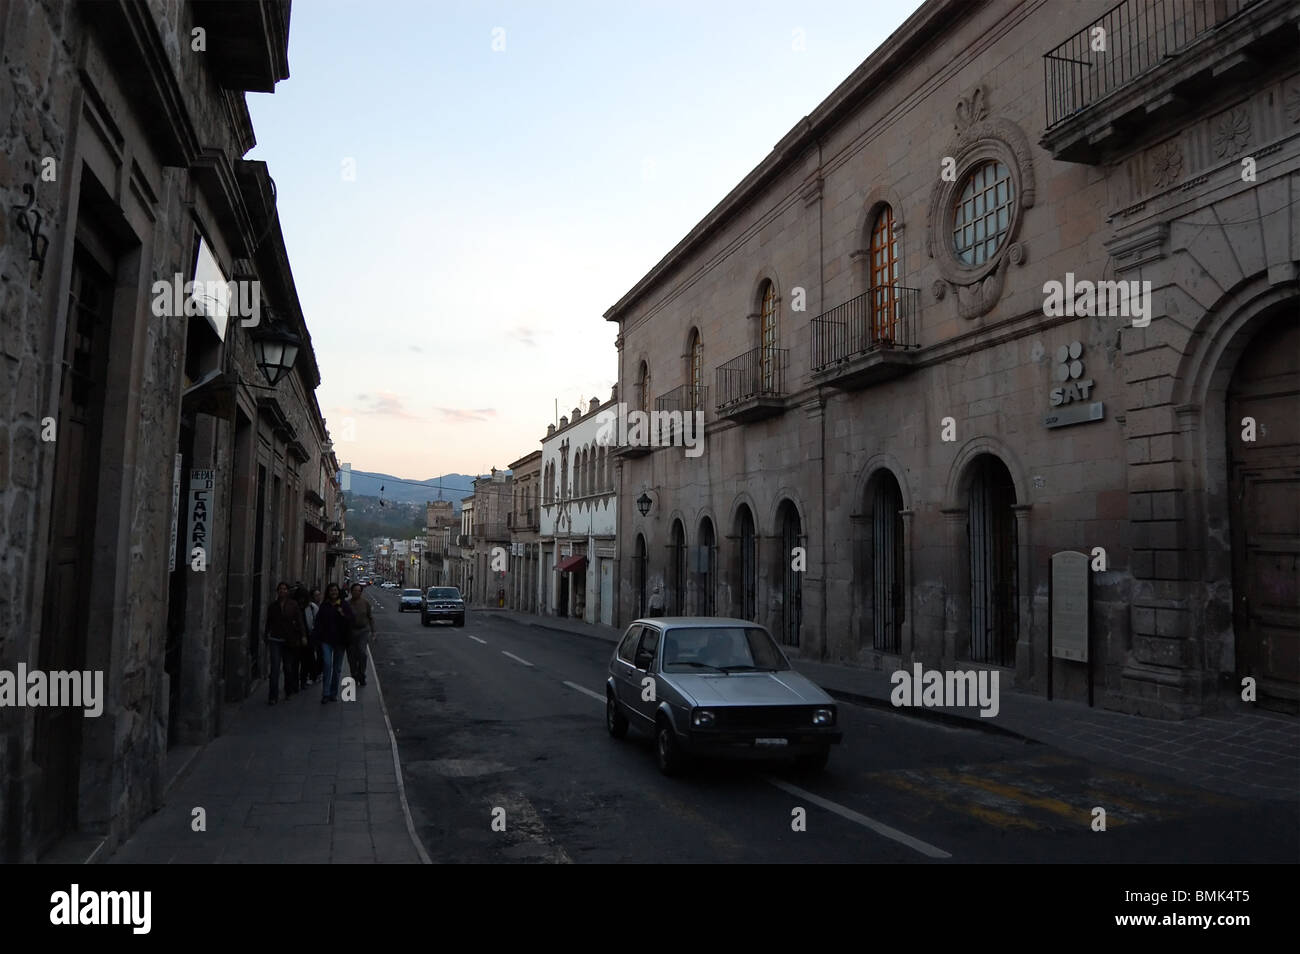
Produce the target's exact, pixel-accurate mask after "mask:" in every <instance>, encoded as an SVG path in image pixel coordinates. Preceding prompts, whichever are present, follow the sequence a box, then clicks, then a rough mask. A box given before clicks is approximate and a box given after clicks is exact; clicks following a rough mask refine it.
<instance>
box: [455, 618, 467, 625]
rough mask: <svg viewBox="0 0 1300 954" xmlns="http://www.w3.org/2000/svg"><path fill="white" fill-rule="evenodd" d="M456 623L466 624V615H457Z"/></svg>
mask: <svg viewBox="0 0 1300 954" xmlns="http://www.w3.org/2000/svg"><path fill="white" fill-rule="evenodd" d="M456 625H457V626H464V625H465V617H464V616H457V617H456Z"/></svg>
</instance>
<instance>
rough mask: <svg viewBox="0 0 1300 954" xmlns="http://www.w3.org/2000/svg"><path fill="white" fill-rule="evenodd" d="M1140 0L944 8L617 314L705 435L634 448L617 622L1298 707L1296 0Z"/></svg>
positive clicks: (648, 393) (1053, 690) (1115, 702)
mask: <svg viewBox="0 0 1300 954" xmlns="http://www.w3.org/2000/svg"><path fill="white" fill-rule="evenodd" d="M1154 6H1156V4H1154V3H1153V2H1152V0H1125V2H1123V3H1120V4H1118V5H1116V4H1114V3H1113V2H1109V3H1107V2H1103V3H1091V2H1088V3H1083V2H1081V3H1070V4H1051V3H1049V4H1041V3H1035V2H1021V0H988V2H969V0H927V2H925V3H924V4H922V5H921V6H920V8H919V9H918V10H917V11H916V12H915V13H914V14H913V15H912V16H911V17H910V18H909V19H908V20H907V21H906V22H905V23H904V24H903V25H902V26H901V27H900V28H899V29H898V30H897V31H896V32H895V33H894V34H893V35H892V36H891V37H890V38H889V39H888V40H887V41H886V42H885V43H884V44H883V45H882V46H881V47H880V48H879V49H878V50H876V51H875V52H874V53H873V54H872V55H871V56H870V57H869V58H868V59H867V60H866V61H865V62H864V63H863V64H862V65H861V66H860V67H859V68H858V69H857V70H856V71H855V72H854V73H853V74H852V75H851V76H849V77H848V78H847V79H846V80H845V81H844V82H843V83H842V84H841V85H840V86H839V87H838V88H837V89H835V90H834V91H833V92H832V93H831V94H830V96H829V97H828V98H827V99H826V100H825V101H824V102H823V103H821V104H820V105H819V106H818V107H817V108H816V109H814V110H813V111H812V112H811V113H810V114H809V115H808V116H807V117H806V118H805V119H804V120H803V121H801V122H800V123H799V124H798V125H797V126H796V127H795V128H794V129H792V130H791V131H790V132H789V133H788V134H787V135H786V136H785V137H784V138H783V139H782V140H781V142H780V143H779V144H778V145H777V146H776V148H775V149H774V151H773V152H772V153H771V154H770V155H769V156H768V157H767V158H765V159H764V160H763V161H762V162H761V163H760V164H759V165H758V167H757V168H755V169H754V170H753V172H751V173H750V174H749V175H748V176H747V177H746V178H745V179H744V180H743V181H742V182H741V183H740V184H738V185H737V186H736V187H735V188H734V189H733V190H732V191H731V192H730V193H729V194H728V195H727V196H726V197H725V198H724V199H723V200H722V201H721V202H720V203H719V204H718V206H717V207H716V208H715V209H714V210H713V211H711V212H710V213H709V214H708V216H706V217H705V219H704V220H703V221H701V222H700V223H699V225H697V226H696V227H695V229H693V230H692V231H691V233H690V234H689V235H687V236H686V237H685V238H684V239H683V240H682V241H681V242H680V243H679V244H678V245H677V246H676V247H675V248H674V249H672V250H671V251H670V252H669V253H668V254H667V255H666V256H665V257H664V259H663V260H662V261H661V262H660V263H659V264H658V265H657V266H655V268H654V269H653V270H652V271H651V272H650V273H649V274H647V275H646V276H645V277H644V278H643V279H642V280H641V281H640V282H638V283H637V284H636V286H635V287H633V288H632V289H631V290H630V291H629V292H628V293H627V294H626V295H625V296H624V297H623V298H622V300H620V301H619V302H618V303H617V304H616V305H615V306H614V307H613V308H611V309H610V310H609V311H608V312H607V313H606V315H605V317H606V319H607V320H609V321H616V322H618V323H619V327H620V335H619V338H618V348H619V382H620V390H621V391H622V393H624V394H627V395H628V397H629V402H630V403H631V404H633V405H634V406H637V407H643V408H647V409H659V410H669V411H671V410H673V409H677V410H682V409H686V410H692V409H696V408H698V409H699V410H702V411H703V412H704V414H705V423H706V433H705V450H704V452H703V453H702V454H701V455H700V456H698V457H690V456H687V455H685V454H683V453H682V452H681V450H680V448H672V447H668V448H665V447H658V448H654V447H644V446H637V447H624V448H622V452H621V453H620V454H619V455H618V458H617V470H618V486H619V488H620V504H619V507H620V513H619V520H620V526H621V528H622V532H621V533H620V544H619V562H620V573H619V578H620V580H621V589H620V595H619V605H620V617H621V619H622V620H624V621H626V620H627V619H630V618H632V617H633V616H634V615H635V614H636V613H638V612H640V611H641V610H642V609H643V608H644V607H645V605H646V604H647V601H648V599H649V593H650V592H652V591H653V590H654V588H655V587H656V586H659V587H661V588H662V590H663V592H664V594H665V598H664V603H665V605H666V609H667V610H668V611H669V612H673V611H681V612H688V613H714V612H716V613H720V614H727V615H733V616H741V617H745V618H750V619H755V620H758V621H759V622H762V623H764V624H766V625H768V626H769V627H770V628H771V630H772V631H773V633H774V634H776V635H778V636H779V638H780V640H781V641H782V642H783V643H784V644H785V645H786V647H787V648H788V649H789V650H790V651H791V652H793V653H796V654H799V655H804V656H808V657H812V658H819V659H826V660H834V661H838V662H843V663H848V664H855V665H861V666H865V667H873V668H881V669H890V670H892V669H896V668H910V667H911V665H912V664H913V663H914V662H920V663H923V664H925V665H926V666H927V667H934V668H948V669H951V668H989V667H997V668H999V669H1000V670H1001V671H1002V673H1003V684H1004V685H1009V684H1013V685H1014V686H1015V687H1016V688H1017V689H1020V690H1024V691H1029V692H1033V693H1037V694H1044V695H1046V694H1049V693H1050V694H1051V695H1052V696H1053V697H1054V698H1065V699H1072V700H1088V699H1089V698H1090V696H1091V695H1092V694H1093V693H1095V696H1096V702H1097V704H1099V705H1104V706H1107V707H1110V708H1116V709H1121V710H1124V711H1129V712H1135V713H1142V714H1149V715H1153V716H1158V717H1164V718H1181V717H1185V716H1188V715H1192V714H1196V713H1201V712H1206V711H1211V710H1214V709H1218V708H1221V707H1228V706H1236V705H1240V704H1242V703H1243V696H1245V697H1246V701H1247V702H1249V701H1250V700H1251V699H1252V698H1254V699H1256V700H1257V701H1258V702H1259V703H1261V704H1264V705H1269V706H1272V707H1277V708H1281V709H1289V710H1290V711H1292V712H1294V711H1295V709H1296V705H1297V701H1300V599H1298V593H1297V579H1298V578H1300V574H1297V572H1296V565H1295V560H1296V554H1297V553H1300V517H1298V516H1297V512H1298V511H1300V502H1298V501H1300V498H1298V491H1297V487H1298V485H1300V430H1298V428H1300V415H1298V414H1297V413H1296V409H1297V406H1298V404H1297V401H1298V398H1300V366H1298V365H1297V360H1298V358H1297V356H1298V355H1300V337H1298V334H1300V331H1298V329H1297V322H1298V321H1300V317H1298V316H1300V283H1298V281H1297V278H1298V271H1297V270H1298V268H1300V205H1298V200H1300V42H1297V40H1300V33H1298V29H1300V7H1297V6H1296V5H1295V4H1294V3H1288V2H1284V0H1253V2H1250V0H1230V2H1223V3H1214V4H1210V3H1207V4H1180V5H1175V7H1176V8H1177V11H1178V12H1176V13H1174V14H1170V15H1168V16H1165V17H1163V18H1154V17H1151V16H1145V15H1144V14H1149V13H1150V12H1151V11H1150V9H1149V8H1152V7H1154ZM1161 6H1162V7H1166V8H1167V7H1168V6H1169V5H1167V4H1164V5H1161ZM1132 283H1136V284H1132ZM1130 291H1131V292H1132V293H1133V295H1132V296H1131V297H1130V296H1127V295H1124V296H1121V293H1123V292H1130ZM1147 293H1149V298H1147ZM642 496H644V497H645V499H647V500H649V501H651V502H652V503H651V506H650V508H649V509H648V511H647V513H646V515H645V516H643V515H642V514H641V512H640V510H639V509H638V508H637V507H636V505H635V503H634V501H635V500H636V499H638V498H639V497H642ZM1061 551H1075V552H1077V553H1080V554H1083V555H1085V556H1086V557H1087V561H1086V566H1087V570H1085V571H1084V572H1083V573H1078V572H1077V571H1074V573H1073V574H1070V573H1064V572H1063V575H1062V576H1061V577H1060V579H1059V582H1058V586H1059V590H1058V591H1057V596H1058V603H1057V609H1058V610H1059V611H1060V612H1061V614H1064V612H1065V610H1066V609H1069V604H1070V601H1071V599H1073V601H1074V606H1073V609H1074V611H1075V612H1076V613H1080V612H1081V611H1082V610H1083V609H1087V610H1088V611H1089V613H1088V622H1087V624H1086V625H1084V624H1083V622H1082V616H1081V615H1076V616H1075V617H1074V618H1073V619H1071V618H1067V617H1066V616H1065V615H1060V616H1059V618H1058V622H1057V626H1056V628H1055V629H1052V630H1050V633H1051V634H1057V633H1059V636H1060V638H1061V643H1059V644H1058V645H1057V646H1056V647H1055V650H1054V652H1053V653H1052V654H1051V655H1050V656H1049V652H1048V638H1049V620H1050V618H1051V616H1052V614H1051V613H1050V610H1051V608H1052V603H1051V597H1052V594H1053V590H1052V575H1051V573H1050V572H1049V566H1050V564H1049V560H1050V559H1051V558H1052V556H1053V555H1054V554H1057V553H1059V552H1061ZM1085 652H1086V656H1087V661H1086V662H1085V661H1083V659H1082V658H1081V657H1082V656H1083V654H1084V653H1085ZM1071 653H1073V655H1071ZM1243 687H1245V688H1243Z"/></svg>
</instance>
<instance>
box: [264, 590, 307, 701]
mask: <svg viewBox="0 0 1300 954" xmlns="http://www.w3.org/2000/svg"><path fill="white" fill-rule="evenodd" d="M275 596H276V600H275V602H274V603H272V604H271V605H270V606H268V607H267V608H266V645H267V648H268V649H269V650H270V653H271V673H270V675H271V693H270V697H269V698H268V699H267V703H268V704H270V705H275V703H276V701H277V698H278V697H279V695H280V664H281V662H283V663H284V670H285V679H284V698H285V700H286V701H288V700H289V699H292V698H293V695H294V693H295V692H297V691H298V665H297V660H298V655H299V653H300V652H301V651H302V644H303V643H304V642H306V640H307V632H306V629H305V628H304V627H303V621H302V608H301V607H300V606H299V605H298V603H297V601H296V600H294V599H293V598H292V597H291V596H290V595H289V584H288V583H280V584H279V585H277V586H276V588H275Z"/></svg>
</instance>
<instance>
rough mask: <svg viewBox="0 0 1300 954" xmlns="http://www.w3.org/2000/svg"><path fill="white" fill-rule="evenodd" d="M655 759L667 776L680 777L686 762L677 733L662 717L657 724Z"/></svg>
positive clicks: (660, 769)
mask: <svg viewBox="0 0 1300 954" xmlns="http://www.w3.org/2000/svg"><path fill="white" fill-rule="evenodd" d="M655 758H656V760H657V761H658V762H659V771H661V772H663V773H664V774H665V775H680V774H681V771H682V768H683V767H684V764H685V761H686V756H685V754H684V753H683V752H682V747H681V744H680V743H679V742H678V741H677V733H676V732H674V731H673V727H672V726H671V725H669V724H668V720H667V719H665V718H662V717H660V719H659V721H658V722H656V723H655Z"/></svg>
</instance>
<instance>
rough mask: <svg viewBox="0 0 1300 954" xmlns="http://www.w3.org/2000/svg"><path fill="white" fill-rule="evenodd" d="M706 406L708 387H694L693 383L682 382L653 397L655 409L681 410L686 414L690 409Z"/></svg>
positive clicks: (707, 403) (694, 409)
mask: <svg viewBox="0 0 1300 954" xmlns="http://www.w3.org/2000/svg"><path fill="white" fill-rule="evenodd" d="M708 406H709V389H708V388H707V387H696V386H695V385H693V384H683V385H682V386H681V387H676V388H673V389H672V390H671V391H669V392H668V393H667V394H665V395H662V396H661V397H659V398H656V399H655V410H656V411H669V412H672V411H681V412H682V413H683V414H687V413H689V412H691V411H703V410H704V409H705V408H707V407H708Z"/></svg>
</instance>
